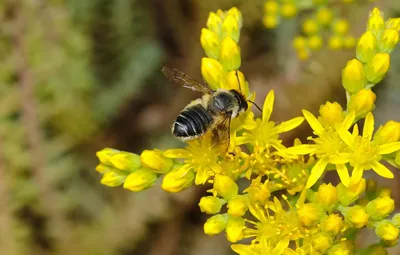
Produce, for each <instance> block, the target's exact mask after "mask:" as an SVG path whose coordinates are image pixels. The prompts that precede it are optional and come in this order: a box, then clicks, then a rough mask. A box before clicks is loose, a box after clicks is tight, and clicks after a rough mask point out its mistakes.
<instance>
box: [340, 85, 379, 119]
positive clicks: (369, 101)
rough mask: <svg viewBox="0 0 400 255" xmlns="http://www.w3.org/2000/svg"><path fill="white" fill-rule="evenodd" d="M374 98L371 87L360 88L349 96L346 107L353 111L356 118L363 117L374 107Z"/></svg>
mask: <svg viewBox="0 0 400 255" xmlns="http://www.w3.org/2000/svg"><path fill="white" fill-rule="evenodd" d="M375 100H376V95H375V93H374V92H372V90H371V89H362V90H360V91H358V92H357V93H356V94H354V95H352V96H351V97H350V100H349V102H348V103H347V109H348V110H349V112H352V111H354V112H355V114H356V117H357V118H363V117H365V116H366V115H367V113H369V112H371V111H372V110H373V109H374V108H375V105H374V103H375Z"/></svg>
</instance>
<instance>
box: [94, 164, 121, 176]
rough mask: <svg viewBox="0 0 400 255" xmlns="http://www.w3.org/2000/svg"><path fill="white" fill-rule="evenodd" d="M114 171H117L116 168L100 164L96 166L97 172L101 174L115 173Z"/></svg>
mask: <svg viewBox="0 0 400 255" xmlns="http://www.w3.org/2000/svg"><path fill="white" fill-rule="evenodd" d="M113 170H116V169H115V168H114V167H111V166H107V165H103V164H98V165H97V166H96V171H97V172H99V173H101V174H105V173H107V172H110V171H113Z"/></svg>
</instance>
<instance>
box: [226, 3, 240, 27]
mask: <svg viewBox="0 0 400 255" xmlns="http://www.w3.org/2000/svg"><path fill="white" fill-rule="evenodd" d="M227 15H228V16H232V17H234V18H235V20H236V22H237V23H238V25H239V28H242V25H243V16H242V13H241V12H240V11H239V9H238V8H236V7H232V8H230V9H229V10H228V11H227Z"/></svg>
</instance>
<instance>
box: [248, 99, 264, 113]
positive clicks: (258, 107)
mask: <svg viewBox="0 0 400 255" xmlns="http://www.w3.org/2000/svg"><path fill="white" fill-rule="evenodd" d="M247 101H249V102H250V103H252V104H254V105H255V106H256V107H257V109H258V110H260V112H262V110H261V108H260V106H258V105H257V104H256V103H255V102H254V101H251V100H247Z"/></svg>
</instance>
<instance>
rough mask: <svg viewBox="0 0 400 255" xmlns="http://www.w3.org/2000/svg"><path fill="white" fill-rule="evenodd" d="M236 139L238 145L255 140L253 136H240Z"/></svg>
mask: <svg viewBox="0 0 400 255" xmlns="http://www.w3.org/2000/svg"><path fill="white" fill-rule="evenodd" d="M235 140H236V145H242V144H246V143H252V142H254V138H253V137H252V136H238V137H236V139H235Z"/></svg>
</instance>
